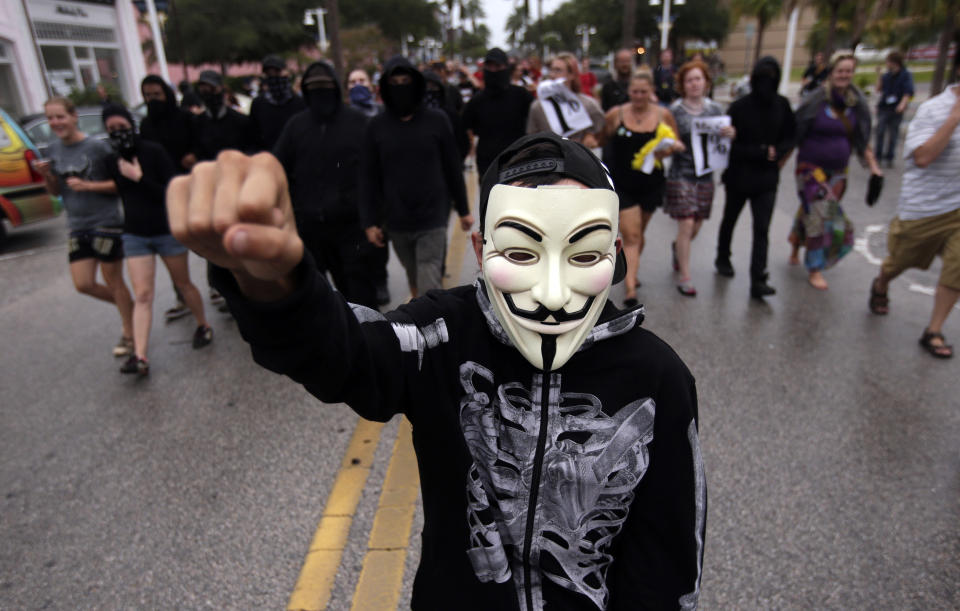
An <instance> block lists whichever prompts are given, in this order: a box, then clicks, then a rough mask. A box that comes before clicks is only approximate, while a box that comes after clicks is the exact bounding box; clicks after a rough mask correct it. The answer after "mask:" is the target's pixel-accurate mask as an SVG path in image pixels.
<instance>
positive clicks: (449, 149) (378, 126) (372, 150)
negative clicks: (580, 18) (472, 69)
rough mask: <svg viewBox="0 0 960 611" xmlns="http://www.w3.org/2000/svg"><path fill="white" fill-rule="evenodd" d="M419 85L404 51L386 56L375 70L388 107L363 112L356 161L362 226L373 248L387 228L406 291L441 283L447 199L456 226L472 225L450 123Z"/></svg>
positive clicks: (380, 243) (419, 77)
mask: <svg viewBox="0 0 960 611" xmlns="http://www.w3.org/2000/svg"><path fill="white" fill-rule="evenodd" d="M425 90H426V84H425V81H424V78H423V74H421V73H420V72H419V71H418V70H417V69H416V68H414V67H413V65H412V64H411V63H410V62H409V61H408V60H407V59H405V58H403V57H399V56H397V57H395V58H393V59H391V60H390V61H389V62H387V64H386V66H384V70H383V76H381V77H380V92H381V95H382V96H383V102H384V105H385V106H386V107H387V110H386V112H383V113H381V114H379V115H377V116H376V117H374V118H373V119H371V120H370V126H369V128H368V129H367V132H366V135H365V136H364V139H363V147H362V150H361V167H360V219H361V223H362V227H364V228H365V230H366V232H367V239H368V240H369V241H370V242H371V243H372V244H373V245H375V246H376V247H378V248H385V247H386V243H385V242H384V237H383V236H384V229H385V228H387V229H389V231H390V240H391V241H392V242H393V249H394V251H395V252H396V253H397V257H398V258H399V259H400V263H401V264H402V265H403V267H404V269H405V270H406V272H407V283H408V285H409V286H410V293H411V294H412V295H413V296H417V295H423V294H425V293H426V292H427V291H428V290H430V289H438V288H441V285H442V279H443V272H442V270H443V258H444V254H445V252H446V243H447V222H448V219H449V216H450V201H451V200H453V202H454V207H455V208H456V210H457V214H458V215H459V216H460V227H461V228H462V229H463V230H464V231H467V230H468V229H469V228H470V226H471V225H473V216H471V214H470V208H469V205H468V203H467V190H466V186H465V185H464V182H463V171H462V168H461V164H460V163H458V162H457V157H458V152H457V143H456V141H455V140H454V137H453V129H452V128H451V126H450V121H449V119H447V116H446V115H445V114H444V113H443V112H441V111H438V110H434V109H432V108H426V107H424V105H423V104H422V102H423V97H424V92H425Z"/></svg>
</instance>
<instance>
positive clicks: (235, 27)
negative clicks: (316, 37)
mask: <svg viewBox="0 0 960 611" xmlns="http://www.w3.org/2000/svg"><path fill="white" fill-rule="evenodd" d="M302 5H303V1H302V0H273V1H271V2H261V1H260V0H178V1H177V10H176V13H171V14H170V16H169V19H168V21H167V24H166V29H167V31H179V32H180V34H181V35H182V40H183V46H184V48H183V49H182V51H183V55H185V56H186V58H184V57H181V56H180V55H181V53H180V52H181V48H180V45H168V46H167V53H168V55H169V56H170V59H171V60H172V61H185V60H188V61H190V62H191V63H194V64H197V63H204V62H212V63H220V64H222V65H223V64H226V63H231V62H240V61H259V60H260V59H262V58H263V56H265V55H268V54H270V53H277V54H283V53H287V52H291V51H294V50H296V49H297V48H298V47H300V46H301V45H303V44H307V43H309V42H310V41H311V37H310V34H309V33H308V32H307V31H306V30H304V28H303V25H302V21H303V8H302Z"/></svg>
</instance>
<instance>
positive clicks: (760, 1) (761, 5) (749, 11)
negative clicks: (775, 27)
mask: <svg viewBox="0 0 960 611" xmlns="http://www.w3.org/2000/svg"><path fill="white" fill-rule="evenodd" d="M730 8H731V9H732V13H733V19H734V21H736V20H739V19H740V18H741V17H753V18H754V19H756V20H757V42H756V44H755V45H754V49H753V62H754V63H756V62H757V60H758V59H760V51H761V49H763V32H764V31H765V30H766V29H767V26H768V25H769V24H770V22H771V21H773V20H774V19H776V18H777V16H778V15H780V13H782V12H783V0H733V2H731V3H730Z"/></svg>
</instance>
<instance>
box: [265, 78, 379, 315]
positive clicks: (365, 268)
mask: <svg viewBox="0 0 960 611" xmlns="http://www.w3.org/2000/svg"><path fill="white" fill-rule="evenodd" d="M300 90H301V91H302V92H303V97H304V101H305V103H306V105H307V109H306V110H304V111H301V112H299V113H298V114H296V115H294V116H293V117H292V118H291V119H290V121H288V122H287V125H286V127H284V129H283V132H282V133H281V134H280V137H279V139H278V140H277V143H276V145H275V146H274V148H273V154H274V155H275V156H276V157H277V159H279V160H280V163H281V164H283V168H284V171H285V172H286V174H287V177H288V180H289V188H290V199H291V202H292V203H293V211H294V215H295V217H296V222H297V232H298V233H299V234H300V237H301V238H302V239H303V243H304V245H305V247H306V248H307V249H308V250H309V251H310V253H311V254H312V255H313V258H314V260H316V262H317V267H318V268H319V269H321V270H324V271H328V272H330V276H331V277H332V278H333V283H334V285H335V286H336V287H337V289H338V290H339V291H340V292H341V293H343V296H344V298H345V299H347V301H350V302H351V303H357V304H360V305H364V306H367V307H370V308H376V307H377V303H376V297H375V291H374V282H373V270H372V269H371V267H372V266H373V265H374V263H373V261H372V257H373V255H374V251H375V250H376V248H375V247H374V246H373V245H372V244H370V243H369V242H368V241H367V239H366V236H365V234H364V232H363V230H362V229H361V228H360V216H359V211H358V205H359V204H358V186H357V183H358V180H359V177H360V143H361V142H362V141H363V132H364V130H365V129H366V126H367V117H366V116H365V115H364V114H363V113H362V112H360V111H359V110H357V109H355V108H353V107H351V106H347V105H345V104H343V103H342V102H341V95H342V94H341V92H340V84H339V82H338V81H337V78H336V75H335V74H334V71H333V68H332V67H331V66H330V65H329V64H327V63H326V62H322V61H319V62H315V63H313V64H311V65H310V66H309V67H308V68H307V71H306V72H304V74H303V79H302V80H301V87H300Z"/></svg>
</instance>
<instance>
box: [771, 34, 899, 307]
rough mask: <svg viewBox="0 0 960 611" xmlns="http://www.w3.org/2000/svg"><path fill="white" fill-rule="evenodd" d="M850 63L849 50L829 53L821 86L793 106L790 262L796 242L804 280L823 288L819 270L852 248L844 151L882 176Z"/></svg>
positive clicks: (853, 63) (794, 259)
mask: <svg viewBox="0 0 960 611" xmlns="http://www.w3.org/2000/svg"><path fill="white" fill-rule="evenodd" d="M855 68H856V59H854V56H853V54H852V53H850V52H847V51H838V52H837V53H835V54H834V56H833V57H832V58H831V61H830V75H829V76H828V77H827V80H826V82H825V83H824V86H823V87H821V88H820V89H817V90H815V91H814V92H812V93H811V94H810V95H809V96H807V97H806V98H804V101H803V104H801V106H800V108H798V109H797V145H798V148H799V150H798V152H797V170H796V175H797V191H798V193H799V195H800V208H799V209H798V210H797V216H796V219H795V220H794V223H793V229H792V230H791V232H790V244H791V245H792V247H793V249H792V252H791V253H790V263H791V264H793V265H796V264H798V263H800V257H799V254H800V247H801V246H803V247H805V248H806V255H805V257H804V264H805V265H806V267H807V272H808V273H809V282H810V284H811V285H812V286H813V287H815V288H817V289H820V290H824V291H825V290H826V289H827V281H826V279H825V278H824V277H823V270H824V269H827V268H828V267H831V266H833V265H834V264H835V263H836V262H837V261H839V260H840V259H841V258H842V257H843V256H844V255H846V254H847V253H848V252H850V250H851V249H852V248H853V225H852V224H851V223H850V219H848V218H847V216H846V214H844V212H843V209H842V208H841V207H840V199H841V198H842V197H843V193H844V191H845V190H846V188H847V163H848V162H849V160H850V154H851V153H852V152H854V151H856V153H857V155H858V156H859V157H860V159H861V160H862V161H864V162H865V163H866V164H867V165H868V166H869V168H870V172H871V173H873V174H876V175H878V176H882V175H883V173H882V172H881V171H880V166H879V165H878V164H877V160H876V158H875V157H874V155H873V151H872V150H871V149H870V145H869V142H870V109H869V107H868V106H867V102H866V99H864V96H863V94H862V93H861V92H860V90H859V89H857V88H856V87H855V86H854V85H853V72H854V69H855Z"/></svg>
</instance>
